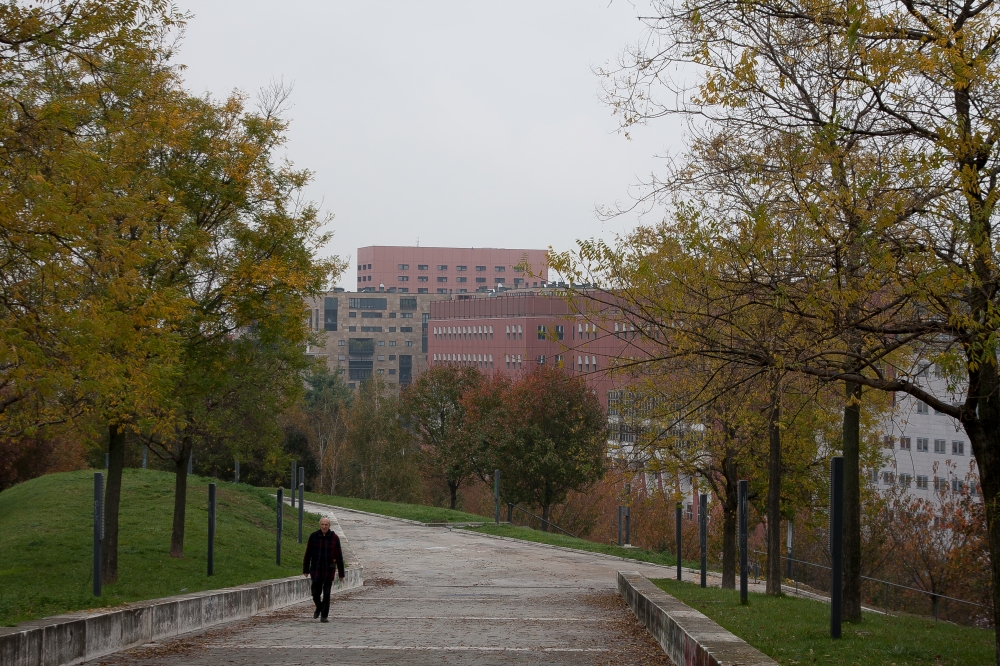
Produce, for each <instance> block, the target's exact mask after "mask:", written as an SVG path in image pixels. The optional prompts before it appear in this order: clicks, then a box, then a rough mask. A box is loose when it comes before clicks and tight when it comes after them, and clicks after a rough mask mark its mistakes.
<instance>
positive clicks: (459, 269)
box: [444, 266, 469, 271]
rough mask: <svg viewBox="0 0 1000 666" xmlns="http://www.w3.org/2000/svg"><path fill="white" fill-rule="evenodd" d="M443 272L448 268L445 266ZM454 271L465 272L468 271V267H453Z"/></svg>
mask: <svg viewBox="0 0 1000 666" xmlns="http://www.w3.org/2000/svg"><path fill="white" fill-rule="evenodd" d="M444 270H448V267H447V266H445V268H444ZM455 270H456V271H467V270H469V267H468V266H455Z"/></svg>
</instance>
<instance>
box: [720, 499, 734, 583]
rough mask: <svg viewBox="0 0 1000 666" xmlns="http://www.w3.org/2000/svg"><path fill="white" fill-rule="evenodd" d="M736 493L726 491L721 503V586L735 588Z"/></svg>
mask: <svg viewBox="0 0 1000 666" xmlns="http://www.w3.org/2000/svg"><path fill="white" fill-rule="evenodd" d="M736 509H737V506H736V494H735V493H728V494H727V496H726V499H725V501H724V502H723V505H722V588H723V589H724V590H735V589H736Z"/></svg>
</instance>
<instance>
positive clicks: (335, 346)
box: [306, 291, 452, 388]
mask: <svg viewBox="0 0 1000 666" xmlns="http://www.w3.org/2000/svg"><path fill="white" fill-rule="evenodd" d="M448 298H452V296H450V295H439V294H395V293H394V294H388V293H382V294H372V293H352V292H345V291H332V292H328V293H326V294H323V295H321V296H318V297H315V298H310V299H307V301H306V307H307V308H308V313H307V315H306V316H307V318H308V321H309V328H310V330H312V331H313V332H315V333H316V334H318V336H319V337H320V339H321V341H322V342H321V344H319V345H316V346H310V347H309V348H307V350H306V353H307V354H309V355H310V356H316V357H321V358H325V359H326V365H327V367H328V368H330V370H332V371H334V372H343V373H344V379H345V380H346V381H347V382H348V385H349V386H351V388H356V387H357V385H358V383H359V382H361V381H364V380H365V379H368V378H369V377H372V376H375V375H378V376H382V378H383V379H384V380H385V381H386V382H387V383H389V384H396V385H398V386H400V387H403V386H407V385H408V384H410V383H411V382H412V381H413V379H414V378H416V376H417V375H419V374H420V373H421V372H423V371H424V370H426V369H427V348H428V337H427V331H428V321H429V320H430V304H431V302H433V301H437V300H441V299H448Z"/></svg>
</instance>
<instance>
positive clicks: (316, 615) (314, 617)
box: [313, 608, 319, 620]
mask: <svg viewBox="0 0 1000 666" xmlns="http://www.w3.org/2000/svg"><path fill="white" fill-rule="evenodd" d="M318 617H319V609H318V608H317V609H316V612H315V613H313V619H314V620H315V619H316V618H318Z"/></svg>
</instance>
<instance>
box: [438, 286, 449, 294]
mask: <svg viewBox="0 0 1000 666" xmlns="http://www.w3.org/2000/svg"><path fill="white" fill-rule="evenodd" d="M438 293H439V294H447V293H448V290H447V289H445V288H443V287H442V288H440V289H438Z"/></svg>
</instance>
